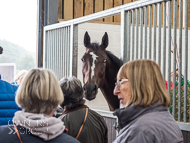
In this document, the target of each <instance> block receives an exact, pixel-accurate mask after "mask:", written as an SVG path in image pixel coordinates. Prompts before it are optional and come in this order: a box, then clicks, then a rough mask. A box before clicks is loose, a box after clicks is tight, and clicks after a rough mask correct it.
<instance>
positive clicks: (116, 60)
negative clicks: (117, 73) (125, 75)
mask: <svg viewBox="0 0 190 143" xmlns="http://www.w3.org/2000/svg"><path fill="white" fill-rule="evenodd" d="M88 48H89V49H93V50H98V49H99V48H100V45H99V43H98V42H93V43H91V44H90V45H89V46H88ZM105 52H106V54H107V55H108V57H109V58H110V60H111V61H112V62H113V63H114V64H115V65H116V66H118V68H120V67H121V66H122V64H123V62H122V61H121V60H120V59H119V58H118V57H116V56H115V55H114V54H112V52H110V51H108V50H105Z"/></svg>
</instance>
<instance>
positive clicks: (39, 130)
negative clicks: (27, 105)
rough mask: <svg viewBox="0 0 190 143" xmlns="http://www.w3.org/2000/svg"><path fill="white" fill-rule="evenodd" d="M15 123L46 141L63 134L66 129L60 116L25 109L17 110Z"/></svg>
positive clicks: (14, 118)
mask: <svg viewBox="0 0 190 143" xmlns="http://www.w3.org/2000/svg"><path fill="white" fill-rule="evenodd" d="M13 123H14V124H16V125H17V126H22V127H24V128H26V129H28V130H29V131H30V133H31V134H33V135H35V136H38V137H40V138H42V139H43V140H45V141H48V140H51V139H54V138H55V137H57V136H59V135H60V134H62V132H63V131H64V129H65V126H64V124H63V122H62V121H61V120H60V119H58V118H55V117H49V116H48V115H45V114H34V113H28V112H24V111H17V112H16V113H15V116H14V117H13Z"/></svg>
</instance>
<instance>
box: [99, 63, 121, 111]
mask: <svg viewBox="0 0 190 143" xmlns="http://www.w3.org/2000/svg"><path fill="white" fill-rule="evenodd" d="M118 70H119V67H117V66H116V65H114V64H110V66H108V67H106V73H105V80H104V84H103V86H102V87H101V88H100V90H101V91H102V93H103V95H104V97H105V99H106V101H107V102H108V105H109V108H110V110H111V111H114V110H115V109H118V108H119V100H118V97H117V96H115V95H114V94H113V91H114V88H115V80H116V76H117V72H118Z"/></svg>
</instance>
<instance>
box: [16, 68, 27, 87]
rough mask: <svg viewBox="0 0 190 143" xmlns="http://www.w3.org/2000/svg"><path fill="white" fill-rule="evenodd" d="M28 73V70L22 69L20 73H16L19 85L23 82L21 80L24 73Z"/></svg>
mask: <svg viewBox="0 0 190 143" xmlns="http://www.w3.org/2000/svg"><path fill="white" fill-rule="evenodd" d="M26 73H27V70H21V71H19V72H18V74H17V75H16V77H15V80H14V82H15V83H16V84H17V85H20V84H21V81H22V79H23V77H24V75H25V74H26Z"/></svg>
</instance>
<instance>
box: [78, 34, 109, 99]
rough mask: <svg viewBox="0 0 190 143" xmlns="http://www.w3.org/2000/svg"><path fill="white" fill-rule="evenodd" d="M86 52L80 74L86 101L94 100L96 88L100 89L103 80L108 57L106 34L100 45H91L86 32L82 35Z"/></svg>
mask: <svg viewBox="0 0 190 143" xmlns="http://www.w3.org/2000/svg"><path fill="white" fill-rule="evenodd" d="M84 46H85V47H86V52H85V53H84V55H83V56H82V58H81V60H82V62H83V65H82V74H83V83H84V86H83V88H84V93H85V98H86V99H87V100H93V99H94V98H96V95H97V93H98V88H101V87H102V86H103V84H104V80H105V70H106V64H107V63H108V60H107V59H108V57H107V54H106V53H105V49H106V47H107V46H108V34H107V33H106V32H105V34H104V36H103V37H102V43H101V45H99V44H98V43H91V41H90V36H89V35H88V32H86V33H85V35H84Z"/></svg>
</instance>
